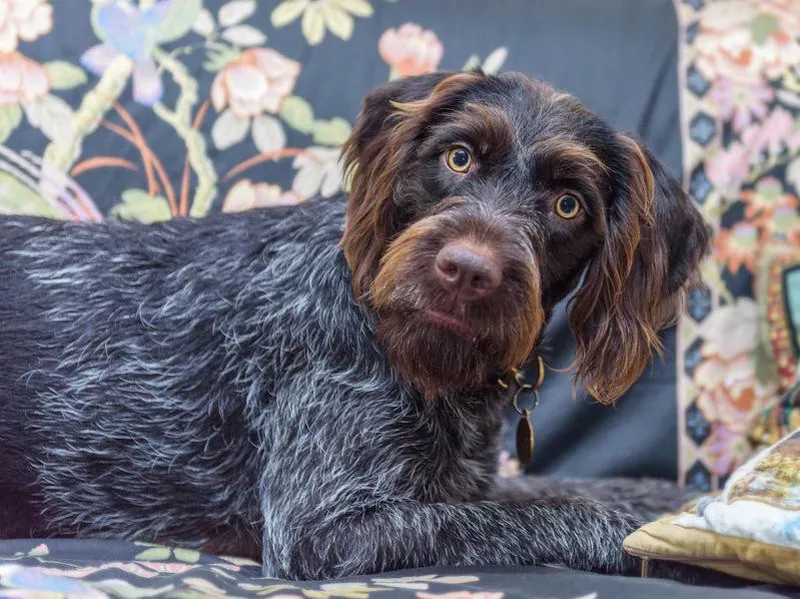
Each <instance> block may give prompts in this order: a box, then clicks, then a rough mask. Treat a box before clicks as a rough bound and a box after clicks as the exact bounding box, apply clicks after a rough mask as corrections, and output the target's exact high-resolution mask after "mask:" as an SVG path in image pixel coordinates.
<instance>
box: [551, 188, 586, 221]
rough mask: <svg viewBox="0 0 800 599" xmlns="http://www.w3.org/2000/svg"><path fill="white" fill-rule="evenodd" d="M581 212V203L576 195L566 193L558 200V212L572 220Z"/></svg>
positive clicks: (562, 216)
mask: <svg viewBox="0 0 800 599" xmlns="http://www.w3.org/2000/svg"><path fill="white" fill-rule="evenodd" d="M580 213H581V203H580V201H579V200H578V198H576V197H575V196H574V195H571V194H568V193H565V194H564V195H563V196H561V197H559V198H558V200H556V214H558V215H559V216H560V217H561V218H564V219H567V220H570V219H573V218H575V217H576V216H578V215H579V214H580Z"/></svg>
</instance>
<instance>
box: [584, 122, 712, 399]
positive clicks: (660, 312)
mask: <svg viewBox="0 0 800 599" xmlns="http://www.w3.org/2000/svg"><path fill="white" fill-rule="evenodd" d="M616 146H617V147H616V150H615V151H612V159H611V160H609V162H611V163H612V164H610V167H611V170H612V176H613V179H614V181H613V184H612V186H613V191H612V194H611V195H612V197H611V199H610V201H609V203H608V205H607V207H606V213H605V223H604V228H605V231H604V240H603V242H602V246H601V247H600V248H599V250H598V253H597V254H596V256H595V257H594V258H593V260H592V262H591V264H590V265H589V268H588V271H587V272H586V274H585V278H584V282H583V284H582V286H581V288H580V289H579V290H578V293H577V295H576V296H575V297H574V298H573V300H572V307H571V311H570V324H571V327H572V330H573V332H574V333H575V337H576V340H577V353H576V357H575V367H576V374H577V380H578V381H582V382H583V383H584V384H585V386H586V388H587V390H588V391H589V392H590V393H591V394H592V395H593V396H594V397H595V398H596V399H597V400H598V401H601V402H603V403H611V402H613V401H615V400H616V399H618V398H619V397H620V396H621V395H622V394H623V393H624V392H625V391H626V390H627V389H628V388H629V387H630V386H631V385H632V384H633V383H634V382H635V381H636V379H637V378H639V376H640V375H641V374H642V372H643V371H644V368H645V366H646V365H647V362H648V361H649V360H650V358H651V357H652V355H653V352H654V351H655V352H660V351H661V350H662V346H661V343H660V340H659V337H658V333H659V331H660V329H661V328H663V327H664V326H666V325H667V324H669V323H670V320H671V319H674V318H675V316H676V315H677V311H678V309H679V306H680V303H681V302H680V300H681V299H682V297H683V293H682V291H683V290H684V289H685V288H686V287H687V286H688V285H689V284H691V283H694V282H696V272H697V268H698V265H699V262H700V261H701V260H702V259H703V257H704V256H705V254H706V252H707V251H708V248H709V241H710V236H711V234H710V229H709V227H708V226H707V225H706V223H705V222H704V220H703V217H702V215H701V214H700V212H699V210H698V209H697V207H696V206H695V204H694V202H693V201H692V200H691V198H689V197H688V196H687V195H686V194H685V193H684V192H683V190H682V189H681V186H680V184H679V183H678V181H676V180H675V179H674V177H672V176H671V175H670V174H669V173H668V172H667V171H666V169H665V168H664V166H663V165H662V164H661V163H660V162H659V161H658V160H657V159H656V158H655V157H654V156H653V155H652V154H651V153H650V152H649V150H648V149H647V148H646V147H644V146H643V145H642V144H640V143H638V142H637V141H636V140H634V139H633V138H631V137H628V136H624V135H619V136H618V139H617V140H616Z"/></svg>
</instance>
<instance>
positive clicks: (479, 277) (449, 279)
mask: <svg viewBox="0 0 800 599" xmlns="http://www.w3.org/2000/svg"><path fill="white" fill-rule="evenodd" d="M436 276H437V278H438V279H439V284H440V285H441V286H442V287H443V288H444V289H446V290H447V291H450V292H453V293H458V295H459V297H461V298H462V299H464V300H467V301H474V300H478V299H481V298H483V297H486V296H488V295H490V294H491V293H492V292H493V291H494V290H495V289H497V288H498V287H499V286H500V283H501V282H502V281H503V270H502V268H501V267H500V264H499V263H498V262H497V259H496V258H495V257H494V255H493V254H492V252H491V250H489V249H488V248H483V247H480V246H474V245H471V244H468V243H466V242H463V241H454V242H451V243H448V244H447V245H445V246H444V247H443V248H442V249H441V250H439V253H438V254H437V256H436Z"/></svg>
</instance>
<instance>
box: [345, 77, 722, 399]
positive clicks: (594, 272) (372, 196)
mask: <svg viewBox="0 0 800 599" xmlns="http://www.w3.org/2000/svg"><path fill="white" fill-rule="evenodd" d="M344 159H345V167H346V168H347V170H348V172H349V174H350V176H351V177H352V179H351V193H350V199H349V206H348V211H347V223H346V229H345V234H344V237H343V240H342V245H343V248H344V253H345V257H346V259H347V262H348V265H349V267H350V269H351V271H352V276H353V290H354V293H355V295H356V297H357V298H358V299H359V300H361V301H364V302H366V303H367V304H368V305H369V306H370V307H371V308H372V309H373V310H374V311H375V313H376V314H377V316H378V319H379V335H380V339H381V342H382V344H383V345H384V347H385V348H386V351H387V352H388V354H389V358H390V359H391V360H392V363H393V365H394V367H395V368H396V369H397V370H398V371H399V372H400V373H401V375H402V376H404V377H405V378H406V379H407V380H408V381H409V382H410V383H411V384H412V385H414V386H416V387H417V388H419V389H420V390H422V391H423V392H424V393H425V394H426V395H427V396H429V397H431V396H435V395H439V394H448V393H454V392H459V391H467V390H473V389H478V388H480V387H482V386H483V385H484V384H485V383H486V377H487V375H488V373H489V372H490V371H491V370H500V371H504V370H507V369H510V368H512V367H516V366H519V365H520V363H521V362H523V361H524V359H525V358H526V357H527V356H528V355H529V354H530V352H531V351H532V350H533V349H534V347H535V345H536V343H537V341H538V338H539V335H540V333H541V331H542V328H543V327H544V325H545V321H546V319H547V317H548V315H549V313H550V310H551V309H552V308H553V306H554V305H555V304H556V303H557V302H558V301H559V300H561V299H562V298H564V297H565V296H566V295H567V294H568V293H569V292H570V291H572V290H573V289H575V288H576V286H578V285H580V288H579V289H578V290H577V292H576V294H575V296H574V298H573V300H572V304H571V309H570V310H571V311H570V322H571V326H572V329H573V332H574V334H575V336H576V338H577V343H578V351H577V355H576V363H575V369H576V374H577V377H578V380H580V381H582V382H583V383H584V384H585V385H586V387H587V389H588V390H589V391H590V392H591V393H592V394H593V395H594V396H595V397H596V398H597V399H598V400H600V401H604V402H608V401H613V400H615V399H616V398H618V397H619V396H620V395H621V394H622V393H623V392H624V391H625V390H626V389H627V388H628V387H629V386H630V385H631V384H632V383H633V382H634V381H635V380H636V378H638V377H639V376H640V374H641V373H642V371H643V370H644V368H645V366H646V364H647V361H648V359H649V358H650V356H651V354H652V352H653V350H658V349H659V348H660V346H659V338H658V331H659V329H660V328H662V327H663V326H664V325H666V324H667V321H668V320H669V319H670V317H671V316H673V315H674V314H675V311H676V307H677V302H676V300H677V298H679V297H680V295H681V294H680V292H681V290H682V288H684V286H685V285H686V284H687V282H688V280H689V279H690V278H692V276H693V274H694V273H695V270H696V267H697V265H698V262H699V261H700V259H701V258H702V257H703V255H704V254H705V252H706V249H707V246H708V243H709V231H708V228H707V226H706V225H705V224H704V222H703V219H702V217H701V215H700V214H699V212H698V211H697V209H696V208H695V207H694V205H693V203H692V202H691V201H690V200H689V198H687V196H686V195H685V194H684V193H683V192H682V190H681V188H680V185H679V184H678V183H677V182H676V181H675V180H674V179H673V178H672V177H671V176H670V175H669V174H668V173H667V172H666V171H665V169H664V167H663V166H662V165H661V164H659V163H658V161H657V160H656V159H655V158H654V157H653V156H652V155H651V154H650V153H649V152H648V150H647V149H646V148H644V147H643V146H642V145H641V144H639V143H638V142H637V141H635V140H634V139H633V138H631V137H629V136H626V135H622V134H620V133H617V132H615V131H614V130H612V129H611V128H610V127H609V126H608V125H607V124H606V123H605V122H603V121H602V120H601V119H600V118H599V117H597V116H596V115H594V114H593V113H591V112H590V111H589V110H587V109H586V108H585V107H584V106H582V105H581V104H580V103H579V102H577V101H576V100H575V99H574V98H572V97H571V96H569V95H567V94H564V93H559V92H558V91H556V90H554V89H553V88H551V87H549V86H547V85H545V84H542V83H539V82H535V81H532V80H530V79H528V78H527V77H525V76H523V75H520V74H516V73H507V74H503V75H500V76H487V75H483V74H481V73H474V72H470V73H456V74H452V73H433V74H429V75H422V76H418V77H410V78H407V79H403V80H399V81H395V82H391V83H389V84H386V85H384V86H383V87H380V88H378V89H377V90H375V91H374V92H372V93H371V94H369V95H368V96H367V98H366V100H365V105H364V109H363V111H362V115H361V117H360V120H359V122H358V124H357V126H356V128H355V130H354V132H353V135H352V137H351V138H350V139H349V141H348V142H347V144H346V146H345V152H344ZM582 275H583V276H582Z"/></svg>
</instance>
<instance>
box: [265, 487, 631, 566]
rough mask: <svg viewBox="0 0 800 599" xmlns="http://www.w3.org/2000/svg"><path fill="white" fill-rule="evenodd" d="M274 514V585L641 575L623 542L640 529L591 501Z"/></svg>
mask: <svg viewBox="0 0 800 599" xmlns="http://www.w3.org/2000/svg"><path fill="white" fill-rule="evenodd" d="M285 505H288V502H287V503H286V504H285ZM339 510H340V511H341V506H340V508H339ZM267 514H268V516H267V519H266V522H265V524H266V526H265V538H264V574H265V575H267V576H278V577H288V578H295V579H296V578H300V579H323V578H337V577H341V576H350V575H358V574H371V573H377V572H384V571H388V570H397V569H403V568H415V567H426V566H486V565H495V566H516V565H541V564H563V565H565V566H568V567H570V568H575V569H580V570H588V571H594V572H603V573H613V574H632V573H635V572H636V571H637V567H638V560H636V559H635V558H633V557H630V556H628V555H626V554H625V553H624V552H623V551H622V540H623V539H624V538H625V536H627V535H628V534H629V533H631V532H632V531H633V530H634V529H635V528H637V527H638V526H639V524H640V522H639V521H638V520H637V519H636V518H634V517H632V516H628V515H626V514H623V513H621V512H616V511H614V510H610V509H608V508H606V507H605V506H603V505H601V504H599V503H596V502H593V501H591V500H587V499H583V498H560V499H559V498H547V499H541V500H533V501H527V502H521V503H507V504H503V503H499V502H482V503H474V504H423V503H418V502H414V501H408V500H398V501H394V502H391V503H384V504H381V505H375V506H372V507H370V508H366V509H361V510H359V511H353V512H352V513H350V514H349V515H344V514H343V515H341V516H338V517H330V518H326V517H325V515H320V516H319V517H318V518H315V519H314V520H307V519H306V518H304V517H303V515H301V514H290V513H284V514H280V513H276V511H275V510H274V506H273V509H268V510H267ZM303 520H305V522H302V521H303Z"/></svg>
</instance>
